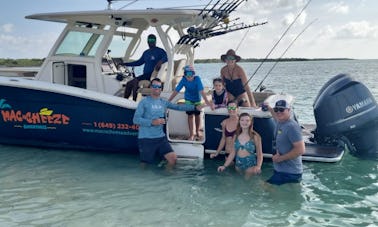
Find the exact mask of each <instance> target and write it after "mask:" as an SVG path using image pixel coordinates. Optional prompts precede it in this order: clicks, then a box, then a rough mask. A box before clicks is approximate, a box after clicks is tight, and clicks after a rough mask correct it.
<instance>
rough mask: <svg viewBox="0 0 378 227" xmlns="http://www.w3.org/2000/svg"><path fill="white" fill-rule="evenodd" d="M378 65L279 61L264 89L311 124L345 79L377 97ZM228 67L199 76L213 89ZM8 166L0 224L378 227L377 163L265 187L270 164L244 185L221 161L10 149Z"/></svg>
mask: <svg viewBox="0 0 378 227" xmlns="http://www.w3.org/2000/svg"><path fill="white" fill-rule="evenodd" d="M377 63H378V61H326V62H304V63H302V62H290V63H282V64H281V63H280V64H278V65H277V68H276V69H275V70H274V71H273V72H272V75H270V76H269V77H268V79H267V80H266V83H264V84H265V85H266V86H267V87H268V89H272V90H275V91H279V92H280V91H290V93H291V94H293V95H296V96H297V99H296V110H297V113H298V115H299V120H300V121H301V122H302V123H311V122H313V119H312V118H313V117H312V112H311V111H312V110H311V105H312V102H313V99H314V98H315V96H316V95H317V92H318V90H319V89H320V87H321V86H322V85H323V84H324V83H325V82H326V81H327V80H328V79H329V78H330V77H332V76H333V75H336V74H337V73H340V72H350V73H351V74H352V75H353V76H355V77H356V78H357V79H360V80H363V81H364V83H365V84H366V85H367V86H368V87H369V89H370V90H371V91H372V92H373V94H374V96H375V97H376V98H377V97H378V87H377V86H378V85H377V83H376V82H375V81H374V80H375V78H376V75H375V73H376V72H378V64H377ZM220 66H221V65H218V64H198V65H196V69H197V71H198V72H203V73H202V77H203V80H204V83H205V84H210V85H211V79H212V78H213V77H214V76H213V75H216V73H217V72H218V71H219V68H220ZM243 66H244V67H245V68H246V69H247V72H248V71H252V70H253V68H254V67H256V64H243ZM267 68H268V69H263V70H269V67H267ZM284 75H286V76H287V75H291V76H290V77H289V78H288V79H285V78H284ZM263 76H265V74H264V73H261V75H256V77H255V78H254V79H253V80H252V87H254V86H253V84H258V82H259V78H262V77H263ZM0 160H1V161H0V201H1V202H0V226H290V225H291V226H294V225H295V226H377V225H378V179H377V177H378V174H377V173H378V162H377V161H373V160H361V159H358V158H356V157H354V156H352V155H350V154H345V156H344V158H343V159H342V160H341V161H340V162H338V163H333V164H330V163H312V162H305V163H304V174H303V181H302V183H300V184H289V185H283V186H280V187H277V186H270V185H266V184H265V183H264V180H266V179H267V178H268V177H269V176H270V175H271V173H272V171H273V170H272V164H271V163H270V162H264V164H263V168H262V174H261V175H260V176H258V177H256V178H254V179H252V180H250V181H245V180H243V178H242V177H240V176H239V175H238V174H236V173H235V172H234V171H232V170H230V169H228V170H227V171H226V172H225V173H217V172H216V167H217V166H218V165H220V164H221V163H222V162H221V161H214V160H205V161H203V162H200V161H187V160H181V161H180V162H179V163H178V165H177V168H176V169H175V170H174V171H173V172H171V173H167V172H166V171H164V170H163V169H161V168H159V167H155V166H154V167H150V168H148V169H146V170H142V169H140V168H139V163H138V158H137V157H136V156H132V155H125V154H117V153H101V152H81V151H75V150H69V151H67V150H66V151H63V150H52V149H40V148H25V147H12V146H5V145H0Z"/></svg>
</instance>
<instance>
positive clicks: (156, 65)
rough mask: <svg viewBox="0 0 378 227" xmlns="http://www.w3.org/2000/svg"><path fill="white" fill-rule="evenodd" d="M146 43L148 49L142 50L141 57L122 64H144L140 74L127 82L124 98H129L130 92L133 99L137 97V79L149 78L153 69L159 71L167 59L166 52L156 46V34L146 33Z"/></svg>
mask: <svg viewBox="0 0 378 227" xmlns="http://www.w3.org/2000/svg"><path fill="white" fill-rule="evenodd" d="M147 43H148V46H149V49H147V50H145V51H144V52H143V55H142V56H141V58H140V59H139V60H137V61H133V62H127V63H124V64H123V65H125V66H140V65H143V64H144V68H143V74H142V75H141V76H138V77H135V78H134V79H132V80H131V81H129V82H127V84H126V87H125V94H124V97H125V98H129V97H130V95H131V93H133V100H134V101H136V99H137V95H138V94H137V91H138V86H139V81H141V80H150V79H151V75H152V73H153V72H154V70H156V71H159V70H160V67H161V65H162V64H163V63H165V62H167V61H168V58H167V53H166V52H165V50H163V49H162V48H160V47H157V46H156V36H155V35H153V34H150V35H148V38H147Z"/></svg>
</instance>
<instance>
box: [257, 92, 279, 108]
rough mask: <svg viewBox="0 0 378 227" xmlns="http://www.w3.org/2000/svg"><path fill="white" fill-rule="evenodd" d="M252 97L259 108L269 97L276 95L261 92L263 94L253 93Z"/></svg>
mask: <svg viewBox="0 0 378 227" xmlns="http://www.w3.org/2000/svg"><path fill="white" fill-rule="evenodd" d="M252 94H253V97H254V98H255V102H256V105H257V106H259V105H260V104H261V103H263V102H264V101H265V99H267V98H268V97H269V96H271V95H275V94H276V93H274V92H272V91H263V92H253V93H252Z"/></svg>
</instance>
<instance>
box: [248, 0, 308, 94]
mask: <svg viewBox="0 0 378 227" xmlns="http://www.w3.org/2000/svg"><path fill="white" fill-rule="evenodd" d="M310 2H311V0H309V1H308V2H307V3H306V5H305V6H304V7H303V8H302V10H301V11H300V12H299V13H298V15H297V16H296V17H295V18H294V20H293V22H291V24H290V25H289V27H287V29H286V30H285V31H284V33H282V35H281V37H280V38H279V39H278V41H277V42H276V43H275V44H274V46H273V47H272V49H271V50H270V51H269V53H268V54H267V55H266V56H265V58H264V59H263V60H262V61H261V63H260V64H259V65H258V67H257V68H256V70H255V71H254V72H253V74H252V76H250V77H249V79H248V80H247V82H246V83H245V84H244V85H243V87H245V86H246V85H247V84H248V83H249V81H251V79H252V78H253V77H254V76H255V75H256V73H257V71H258V70H259V69H260V68H261V66H262V64H264V62H265V61H266V60H267V59H268V57H269V56H270V54H271V53H272V52H273V50H274V49H275V48H276V47H277V45H278V43H279V42H281V40H282V39H283V37H284V36H285V35H286V33H287V32H288V31H289V29H290V28H291V27H292V26H293V24H294V23H295V22H296V21H297V19H298V18H299V17H300V16H301V15H302V13H303V11H304V10H305V9H306V8H307V6H308V5H309V4H310Z"/></svg>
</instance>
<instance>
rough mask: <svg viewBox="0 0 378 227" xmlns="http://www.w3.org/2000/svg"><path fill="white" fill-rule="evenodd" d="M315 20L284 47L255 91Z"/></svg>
mask: <svg viewBox="0 0 378 227" xmlns="http://www.w3.org/2000/svg"><path fill="white" fill-rule="evenodd" d="M316 20H318V19H315V20H313V21H312V22H311V23H309V24H308V25H307V26H306V27H305V28H304V29H303V30H302V31H301V32H300V33H299V34H298V35H297V36H296V37H295V38H294V39H293V40H292V41H291V42H290V44H289V46H288V47H287V48H286V49H285V51H284V52H283V53H282V54H281V56H280V57H279V58H278V59H277V60H276V62H275V63H274V64H273V66H272V67H271V68H270V70H269V71H268V73H267V74H266V75H265V76H264V78H263V79H262V80H261V82H260V83H259V84H258V85H257V87H256V89H255V91H257V90H258V89H259V88H260V86H261V85H262V83H263V82H264V80H265V79H266V78H267V77H268V75H269V74H270V73H271V72H272V70H273V69H274V67H276V65H277V64H278V62H279V60H280V59H281V58H282V57H283V56H284V55H285V54H286V52H287V51H288V50H289V49H290V47H291V46H292V45H293V44H294V42H295V41H296V40H297V39H298V38H299V36H301V35H302V34H303V33H304V32H305V31H306V30H307V28H309V27H310V26H311V25H312V24H313V23H314V22H315V21H316Z"/></svg>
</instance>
